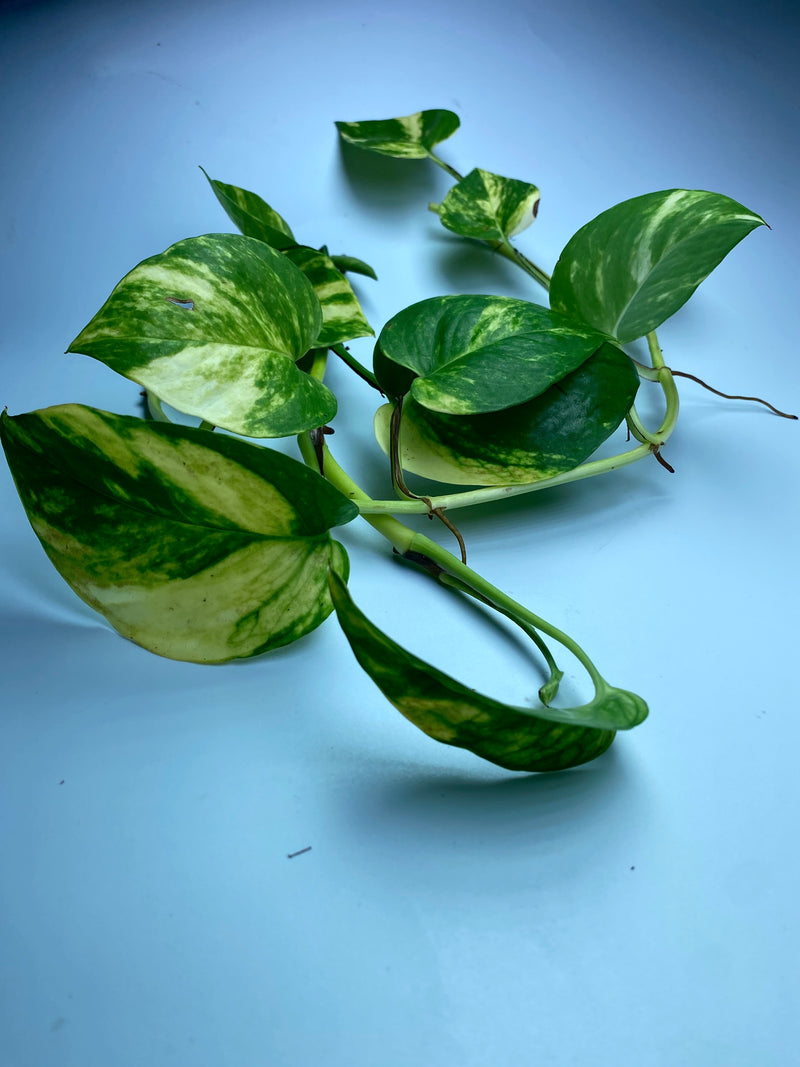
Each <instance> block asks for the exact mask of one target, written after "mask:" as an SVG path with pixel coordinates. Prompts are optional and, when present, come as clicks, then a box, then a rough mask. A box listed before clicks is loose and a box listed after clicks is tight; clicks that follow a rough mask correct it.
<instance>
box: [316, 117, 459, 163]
mask: <svg viewBox="0 0 800 1067" xmlns="http://www.w3.org/2000/svg"><path fill="white" fill-rule="evenodd" d="M459 125H460V122H459V118H458V115H456V114H455V112H453V111H442V110H433V111H417V112H416V113H415V114H413V115H406V116H404V117H403V118H399V119H368V120H366V121H363V122H337V123H336V129H337V130H338V131H339V136H340V137H341V138H342V140H343V141H347V142H348V144H352V145H356V147H358V148H364V149H366V150H367V151H368V152H378V153H379V154H380V155H383V156H395V157H399V158H401V159H424V158H425V157H426V156H429V155H430V154H431V153H432V151H433V148H434V146H435V145H437V144H439V142H440V141H444V140H446V138H448V137H450V136H451V135H452V134H454V133H455V132H456V130H457V129H458V127H459Z"/></svg>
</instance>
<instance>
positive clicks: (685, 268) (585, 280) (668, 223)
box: [550, 189, 766, 342]
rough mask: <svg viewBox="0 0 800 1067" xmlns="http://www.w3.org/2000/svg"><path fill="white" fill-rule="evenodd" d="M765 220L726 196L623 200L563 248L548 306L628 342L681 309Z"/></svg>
mask: <svg viewBox="0 0 800 1067" xmlns="http://www.w3.org/2000/svg"><path fill="white" fill-rule="evenodd" d="M763 225H766V224H765V222H764V220H763V219H762V218H761V217H760V216H759V215H755V214H754V213H753V212H752V211H748V209H747V208H746V207H742V205H741V204H737V203H736V201H735V200H731V199H730V198H729V197H727V196H722V195H721V194H719V193H708V192H703V191H702V190H697V189H667V190H665V191H664V192H659V193H648V194H646V195H645V196H637V197H634V198H633V199H632V200H625V201H624V202H623V203H621V204H617V205H616V207H612V208H610V209H609V210H608V211H604V212H603V213H602V214H601V215H598V216H597V218H595V219H592V221H591V222H589V223H587V224H586V225H585V226H584V227H582V229H580V230H578V232H577V233H576V234H575V236H574V237H572V238H571V239H570V241H568V242H567V245H566V247H565V248H564V251H563V252H562V253H561V256H560V258H559V260H558V263H557V264H556V267H555V270H554V271H553V279H552V284H551V286H550V306H551V307H552V308H554V309H556V310H557V311H564V312H567V313H568V314H570V315H578V316H580V317H581V318H582V319H584V320H585V321H586V322H589V323H591V324H592V326H595V327H597V329H598V330H603V331H605V332H606V333H608V334H610V335H611V336H612V337H615V338H616V339H617V340H618V341H621V342H625V341H633V340H635V339H636V338H637V337H642V336H644V334H646V333H649V332H650V330H654V329H655V328H656V327H657V326H659V325H660V324H661V323H662V322H664V320H665V319H668V318H669V316H670V315H672V314H674V313H675V312H676V311H677V310H678V308H680V307H681V306H682V305H683V304H685V303H686V301H687V300H688V299H689V297H690V296H691V295H692V293H693V292H694V291H695V289H696V288H697V286H698V285H699V284H700V282H702V280H703V279H704V278H706V277H707V276H708V275H709V274H710V273H711V271H712V270H713V269H714V267H716V266H717V264H718V263H720V262H721V261H722V260H723V259H724V258H725V256H726V255H727V254H728V253H729V252H730V251H731V249H732V248H734V247H735V246H736V245H737V244H738V243H739V241H741V240H742V238H744V237H746V236H747V234H748V233H750V231H751V230H754V229H755V228H756V227H757V226H763Z"/></svg>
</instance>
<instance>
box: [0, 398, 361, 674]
mask: <svg viewBox="0 0 800 1067" xmlns="http://www.w3.org/2000/svg"><path fill="white" fill-rule="evenodd" d="M0 437H1V438H2V443H3V447H4V449H5V451H6V456H7V458H8V463H9V466H10V467H11V471H12V473H13V475H14V479H15V482H16V485H17V489H18V491H19V494H20V497H21V499H22V502H23V505H24V507H25V510H26V511H27V513H28V518H29V519H30V522H31V524H32V526H33V528H34V530H35V532H36V534H37V536H38V537H39V539H40V541H41V542H42V545H43V546H44V549H45V551H46V552H47V554H48V556H49V557H50V559H51V560H52V562H53V564H54V565H55V567H56V568H57V570H58V571H59V573H60V574H61V575H62V577H63V578H65V579H66V581H67V582H68V583H69V584H70V585H71V586H72V588H73V589H74V590H75V592H76V593H77V594H78V595H79V596H80V597H81V598H82V599H83V600H85V601H86V603H87V604H90V605H91V606H92V607H93V608H95V609H96V610H97V611H99V612H100V613H101V614H103V615H104V616H105V617H106V618H107V619H108V621H109V622H110V623H111V625H112V626H114V627H115V629H117V630H118V631H119V632H120V633H121V634H123V635H124V636H125V637H128V638H130V639H131V640H132V641H135V642H136V643H137V644H140V645H143V646H144V647H145V648H147V649H149V650H150V651H152V652H156V653H158V654H159V655H161V656H167V657H169V658H172V659H180V660H190V661H193V662H197V663H218V662H223V661H225V660H230V659H234V658H236V657H242V656H252V655H255V654H256V653H259V652H264V651H266V650H267V649H270V648H276V647H277V646H279V645H285V644H288V643H289V642H290V641H294V640H295V639H296V638H298V637H301V636H302V635H303V634H305V633H308V632H309V631H310V630H313V629H314V628H315V627H316V626H318V625H319V624H320V623H321V622H322V621H323V619H325V618H326V616H327V615H328V614H329V613H330V611H331V601H330V597H329V594H328V586H327V573H328V569H329V568H332V569H333V570H334V572H335V573H337V574H339V575H341V576H342V578H346V576H347V567H348V563H347V556H346V554H345V551H344V549H343V548H342V547H341V545H339V544H338V543H337V542H336V541H333V540H331V538H330V535H329V533H328V530H329V528H330V527H332V526H335V525H339V524H341V523H344V522H349V521H350V519H352V518H354V516H355V515H356V514H357V513H358V512H357V509H356V508H355V506H354V505H353V504H352V503H351V502H350V501H349V500H347V499H346V498H345V497H344V496H343V495H342V494H341V493H339V492H338V490H336V489H334V488H333V487H332V486H331V485H330V484H329V483H327V482H326V481H324V479H322V478H320V477H319V476H318V475H317V474H316V473H315V472H314V471H312V470H310V469H309V468H307V467H305V466H304V465H303V464H301V463H298V462H297V461H295V460H292V459H290V458H288V457H287V456H284V455H283V454H282V453H279V452H275V451H273V450H271V449H267V448H261V447H259V446H257V445H253V444H250V443H249V442H246V441H241V440H238V439H236V438H233V437H229V436H227V435H225V434H214V433H211V432H210V431H207V430H199V429H193V428H189V427H184V426H175V425H165V424H163V423H152V422H145V421H143V420H141V419H136V418H132V417H129V416H121V415H111V414H108V413H107V412H102V411H96V410H94V409H92V408H87V407H83V406H80V405H64V406H61V407H54V408H47V409H45V410H43V411H37V412H32V413H30V414H27V415H20V416H17V417H15V418H11V417H9V416H8V415H7V414H3V416H2V419H1V420H0Z"/></svg>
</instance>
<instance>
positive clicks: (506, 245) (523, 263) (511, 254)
mask: <svg viewBox="0 0 800 1067" xmlns="http://www.w3.org/2000/svg"><path fill="white" fill-rule="evenodd" d="M428 156H429V157H430V159H432V160H433V162H434V163H435V164H436V165H437V167H441V168H442V170H445V171H447V173H448V174H449V175H450V177H451V178H455V180H456V181H457V182H460V181H463V177H462V175H461V174H459V173H458V171H457V170H456V169H455V168H454V167H451V166H450V164H449V163H445V161H444V160H443V159H439V157H438V156H437V155H435V154H434V153H433V152H429V153H428ZM428 210H429V211H433V212H434V213H435V214H437V215H438V214H439V204H428ZM483 243H484V244H486V245H488V246H489V247H490V248H492V249H493V250H494V251H495V252H499V254H500V255H501V256H504V257H505V258H506V259H510V260H511V262H512V263H515V264H516V265H517V266H518V267H520V268H521V269H522V270H524V271H525V273H526V274H529V275H530V276H531V278H533V280H534V281H536V282H538V283H539V285H541V287H542V288H543V289H544V290H545V292H549V291H550V275H549V274H548V273H547V272H546V271H543V270H542V268H541V267H537V266H536V264H535V263H534V262H532V260H530V259H528V257H527V256H526V255H524V254H523V253H522V252H520V250H519V249H518V248H515V247H514V246H513V245H512V244H511V242H510V241H507V240H504V241H484V242H483Z"/></svg>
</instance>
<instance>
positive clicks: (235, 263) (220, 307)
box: [69, 233, 336, 437]
mask: <svg viewBox="0 0 800 1067" xmlns="http://www.w3.org/2000/svg"><path fill="white" fill-rule="evenodd" d="M321 324H322V313H321V311H320V306H319V301H318V300H317V297H316V295H315V293H314V290H313V288H312V286H311V283H310V282H309V281H308V279H307V278H306V277H305V275H304V274H303V272H302V271H301V270H299V268H297V267H296V266H295V265H294V264H293V263H291V262H290V261H289V260H288V259H287V258H286V256H285V255H283V254H282V253H280V252H277V251H276V250H275V249H274V248H270V247H269V246H268V245H266V244H264V243H263V242H262V241H258V240H255V239H254V238H252V237H243V236H240V235H239V234H233V233H221V234H207V235H206V236H204V237H192V238H189V239H188V240H185V241H179V242H178V243H177V244H174V245H172V246H171V247H170V248H168V249H167V250H166V251H165V252H162V253H161V254H160V255H157V256H152V257H151V258H150V259H146V260H144V261H143V262H142V263H140V264H139V265H138V266H137V267H134V269H133V270H132V271H131V272H130V273H129V274H126V275H125V277H124V278H123V279H122V281H121V282H120V283H119V284H118V285H117V286H116V288H115V289H114V290H113V292H112V293H111V295H110V296H109V298H108V300H107V301H106V302H105V304H104V305H103V307H102V308H101V309H100V310H99V311H98V313H97V314H96V315H95V316H94V318H93V319H92V321H91V322H90V323H89V324H88V326H86V327H85V328H84V329H83V330H82V331H81V333H80V334H79V335H78V336H77V337H76V338H75V340H74V341H73V342H72V344H71V345H70V346H69V351H70V352H82V353H84V354H85V355H88V356H92V357H93V358H94V359H98V360H100V361H101V362H102V363H105V364H106V365H107V366H109V367H110V368H111V369H112V370H115V371H117V373H119V374H122V375H124V376H125V377H126V378H130V379H132V380H133V381H135V382H138V383H139V384H141V385H143V386H144V387H145V388H146V389H147V390H149V391H152V392H153V393H155V394H156V396H158V397H160V398H161V400H162V401H164V402H165V403H167V404H170V405H171V406H172V407H174V408H177V409H178V410H179V411H184V412H187V413H188V414H191V415H197V416H198V417H199V418H201V419H205V420H206V421H207V422H209V423H211V424H212V425H213V426H221V427H223V428H224V429H226V430H232V431H233V432H234V433H238V434H242V435H243V436H245V437H285V436H288V435H290V434H296V433H302V432H303V431H304V430H309V429H312V428H314V427H316V426H322V425H324V424H325V423H326V422H329V421H330V420H331V419H332V418H333V416H334V415H335V413H336V398H335V397H334V395H333V393H331V391H330V390H329V389H328V388H327V387H326V386H324V385H323V384H322V383H321V382H319V381H317V380H316V379H315V378H311V377H309V375H307V374H304V373H303V372H302V371H301V370H299V369H298V367H297V366H296V365H295V364H296V362H297V360H299V359H301V358H302V356H303V355H304V354H305V353H306V352H307V351H308V350H309V349H310V348H312V347H313V346H314V344H315V342H316V340H317V336H318V334H319V331H320V327H321Z"/></svg>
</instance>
